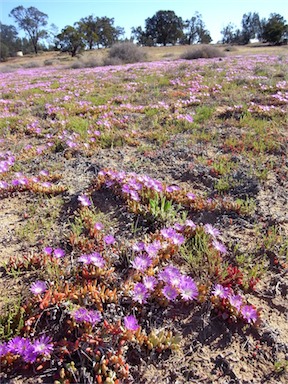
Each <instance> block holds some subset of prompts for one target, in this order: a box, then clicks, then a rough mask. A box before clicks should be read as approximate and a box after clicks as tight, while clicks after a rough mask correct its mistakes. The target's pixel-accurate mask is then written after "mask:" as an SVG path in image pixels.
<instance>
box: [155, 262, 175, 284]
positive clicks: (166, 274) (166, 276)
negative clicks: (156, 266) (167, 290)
mask: <svg viewBox="0 0 288 384" xmlns="http://www.w3.org/2000/svg"><path fill="white" fill-rule="evenodd" d="M180 277H181V273H180V271H179V269H178V268H176V267H174V266H173V265H168V267H166V268H164V269H163V270H162V271H161V272H159V273H158V279H159V280H162V281H164V282H165V283H169V284H172V281H173V282H174V284H175V282H176V281H180Z"/></svg>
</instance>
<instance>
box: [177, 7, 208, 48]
mask: <svg viewBox="0 0 288 384" xmlns="http://www.w3.org/2000/svg"><path fill="white" fill-rule="evenodd" d="M184 27H185V29H186V30H187V32H186V34H185V38H184V40H183V43H184V44H189V45H190V44H194V43H201V44H209V43H211V41H212V39H211V36H210V32H209V31H208V30H207V29H206V27H205V24H204V22H203V20H202V15H201V14H200V13H199V12H196V13H195V15H194V16H193V17H192V18H191V19H190V20H186V22H185V23H184Z"/></svg>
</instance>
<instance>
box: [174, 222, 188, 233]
mask: <svg viewBox="0 0 288 384" xmlns="http://www.w3.org/2000/svg"><path fill="white" fill-rule="evenodd" d="M174 228H175V229H176V231H178V232H183V231H184V229H185V226H184V225H183V224H180V223H175V224H174Z"/></svg>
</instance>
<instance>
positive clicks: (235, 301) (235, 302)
mask: <svg viewBox="0 0 288 384" xmlns="http://www.w3.org/2000/svg"><path fill="white" fill-rule="evenodd" d="M228 299H229V303H230V304H231V305H232V307H235V308H236V309H237V311H240V308H241V305H242V304H243V300H242V297H241V296H240V295H230V296H229V297H228Z"/></svg>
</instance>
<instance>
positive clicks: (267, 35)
mask: <svg viewBox="0 0 288 384" xmlns="http://www.w3.org/2000/svg"><path fill="white" fill-rule="evenodd" d="M287 34H288V25H287V24H286V20H285V19H284V17H283V16H281V15H279V14H277V13H271V15H270V17H269V19H268V20H267V21H265V20H264V21H263V35H262V37H263V39H264V40H265V41H267V42H268V43H272V44H280V43H281V41H282V40H284V39H285V38H286V39H287Z"/></svg>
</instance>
